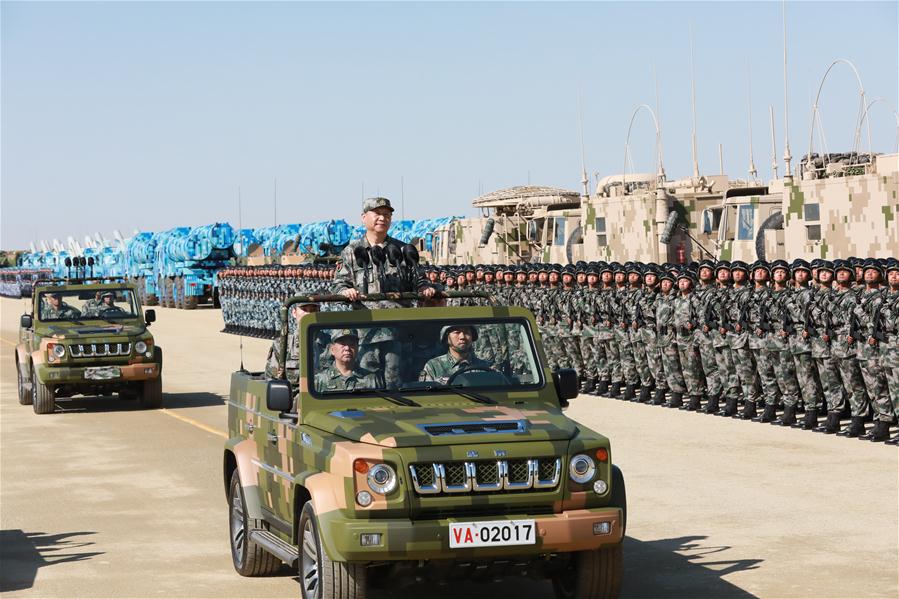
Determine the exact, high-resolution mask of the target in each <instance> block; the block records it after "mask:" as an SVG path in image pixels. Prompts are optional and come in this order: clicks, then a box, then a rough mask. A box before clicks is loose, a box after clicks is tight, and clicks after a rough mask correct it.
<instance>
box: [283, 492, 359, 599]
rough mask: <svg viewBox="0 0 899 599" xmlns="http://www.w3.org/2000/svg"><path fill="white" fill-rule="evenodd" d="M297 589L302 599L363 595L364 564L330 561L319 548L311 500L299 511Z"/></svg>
mask: <svg viewBox="0 0 899 599" xmlns="http://www.w3.org/2000/svg"><path fill="white" fill-rule="evenodd" d="M299 532H300V543H301V544H300V560H299V562H300V593H301V596H302V597H303V599H365V591H366V580H365V578H366V573H367V566H366V564H354V563H348V562H333V561H331V559H330V558H329V557H328V554H327V553H325V552H324V551H323V550H322V544H321V535H320V534H319V531H318V520H317V519H316V517H315V510H314V509H313V508H312V502H311V501H307V502H306V504H305V505H304V506H303V511H302V512H301V514H300V526H299Z"/></svg>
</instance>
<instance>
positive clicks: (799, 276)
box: [793, 269, 809, 285]
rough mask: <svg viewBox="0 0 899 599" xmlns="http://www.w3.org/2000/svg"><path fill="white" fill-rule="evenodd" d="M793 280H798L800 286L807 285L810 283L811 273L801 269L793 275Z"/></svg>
mask: <svg viewBox="0 0 899 599" xmlns="http://www.w3.org/2000/svg"><path fill="white" fill-rule="evenodd" d="M793 278H794V279H796V282H797V283H799V284H800V285H805V284H806V283H808V279H809V272H808V271H807V270H802V269H799V270H797V271H796V272H794V273H793Z"/></svg>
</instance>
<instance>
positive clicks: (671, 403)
mask: <svg viewBox="0 0 899 599" xmlns="http://www.w3.org/2000/svg"><path fill="white" fill-rule="evenodd" d="M667 405H668V407H669V408H679V407H681V406H682V405H684V396H683V395H682V394H680V393H678V392H677V391H672V392H671V399H669V400H668V404H667Z"/></svg>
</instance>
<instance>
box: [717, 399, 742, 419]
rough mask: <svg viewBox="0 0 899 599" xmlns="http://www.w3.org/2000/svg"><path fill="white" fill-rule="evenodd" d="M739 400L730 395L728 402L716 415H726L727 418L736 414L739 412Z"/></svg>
mask: <svg viewBox="0 0 899 599" xmlns="http://www.w3.org/2000/svg"><path fill="white" fill-rule="evenodd" d="M737 401H738V400H737V398H736V397H728V398H727V402H725V404H724V408H723V409H722V410H721V411H720V412H718V413H717V414H715V415H716V416H725V417H727V418H731V417H733V416H735V415H736V414H737Z"/></svg>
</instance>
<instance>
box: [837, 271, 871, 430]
mask: <svg viewBox="0 0 899 599" xmlns="http://www.w3.org/2000/svg"><path fill="white" fill-rule="evenodd" d="M834 272H835V274H836V278H837V291H836V293H835V294H834V297H833V300H832V301H831V302H830V305H829V311H830V314H829V316H830V322H831V326H832V329H833V335H834V336H833V340H832V341H831V346H830V347H831V353H832V355H833V357H834V358H836V360H837V363H838V364H839V367H840V378H841V379H842V380H843V387H844V388H845V390H846V393H848V394H849V407H850V410H851V416H852V421H851V422H850V424H849V426H848V427H846V428H845V429H843V430H841V431H840V432H838V433H837V435H839V436H841V437H858V436H859V435H861V434H862V433H864V430H865V427H864V418H865V417H866V416H867V415H868V410H869V407H868V397H867V395H866V394H865V383H864V379H862V373H861V370H860V369H859V363H858V360H857V359H856V349H855V338H854V337H853V336H852V333H853V332H854V330H853V321H854V318H855V316H854V313H855V307H856V306H857V305H858V295H857V294H856V292H855V291H854V290H853V287H852V283H853V281H854V280H855V268H854V267H853V266H852V264H851V263H849V262H848V261H845V260H835V261H834Z"/></svg>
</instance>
